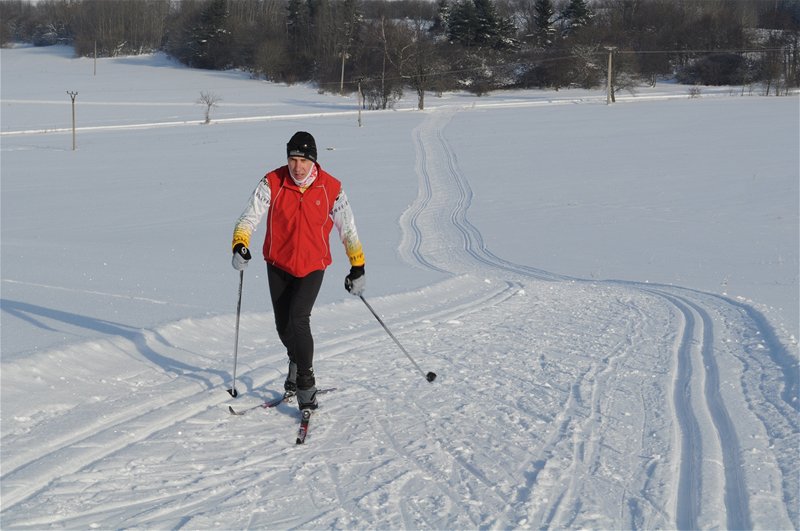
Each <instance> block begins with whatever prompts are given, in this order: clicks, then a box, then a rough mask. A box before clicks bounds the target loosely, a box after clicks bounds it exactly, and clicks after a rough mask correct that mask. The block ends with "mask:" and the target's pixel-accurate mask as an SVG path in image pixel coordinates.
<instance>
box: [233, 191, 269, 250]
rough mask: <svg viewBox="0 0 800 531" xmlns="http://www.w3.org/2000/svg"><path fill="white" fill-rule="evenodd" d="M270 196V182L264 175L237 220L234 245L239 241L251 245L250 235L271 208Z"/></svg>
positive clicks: (247, 245)
mask: <svg viewBox="0 0 800 531" xmlns="http://www.w3.org/2000/svg"><path fill="white" fill-rule="evenodd" d="M270 196H271V192H270V189H269V184H268V183H267V178H266V177H264V178H263V179H261V180H260V181H259V182H258V186H256V189H255V190H253V193H252V194H251V195H250V199H249V201H248V202H247V206H246V207H245V209H244V211H243V212H242V214H241V216H239V219H238V220H237V221H236V227H235V228H234V229H233V246H234V247H235V246H236V244H237V243H244V245H245V247H250V236H251V235H252V234H253V232H255V230H256V227H258V224H259V223H260V222H261V220H262V219H263V218H264V215H265V214H266V213H267V211H268V210H269V203H270V199H271V197H270Z"/></svg>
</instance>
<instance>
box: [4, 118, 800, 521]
mask: <svg viewBox="0 0 800 531" xmlns="http://www.w3.org/2000/svg"><path fill="white" fill-rule="evenodd" d="M457 112H458V111H457V110H455V109H449V110H448V109H443V110H438V111H433V112H430V111H428V112H426V115H425V120H424V121H423V122H422V123H421V125H420V126H419V127H418V128H417V129H416V130H414V132H413V134H412V136H413V139H412V140H413V141H414V143H415V147H416V150H417V165H416V173H417V177H418V180H419V195H418V197H417V199H416V200H415V201H414V203H413V204H412V205H411V206H410V207H409V209H408V210H407V211H406V212H405V213H404V215H403V216H402V218H401V227H402V229H403V239H402V242H401V245H400V254H401V256H402V257H403V258H404V259H406V260H408V261H409V262H410V263H413V264H416V265H418V266H419V267H420V268H425V269H430V270H433V271H437V272H446V273H449V274H450V277H449V279H448V280H445V281H443V282H440V283H438V284H435V285H432V286H429V287H426V288H424V289H421V290H419V291H413V292H408V293H401V294H397V295H392V296H387V297H381V298H379V299H375V300H371V303H372V304H373V306H374V307H375V308H376V310H377V311H378V312H379V313H380V314H381V315H382V318H383V319H384V320H385V321H386V323H387V324H388V325H389V326H390V327H391V328H392V330H393V331H394V333H395V335H397V337H398V339H399V340H400V341H401V342H402V343H403V344H404V345H405V346H406V348H407V349H408V350H409V351H410V352H412V353H413V354H414V356H415V358H416V360H417V361H418V362H419V363H420V365H421V366H422V367H423V369H425V370H434V371H435V372H437V373H438V375H439V378H438V379H437V380H436V382H435V383H433V384H429V383H428V382H426V381H424V379H422V378H421V377H420V375H419V374H418V373H417V372H416V371H414V369H413V367H412V366H411V365H410V364H409V362H408V360H407V359H406V358H405V357H404V356H402V354H401V353H399V352H398V350H397V348H396V346H395V345H394V344H393V343H392V342H391V340H390V339H389V338H388V337H387V336H386V334H385V332H384V331H383V330H382V329H381V328H380V327H379V326H378V325H377V323H375V321H374V319H373V318H372V316H371V315H370V314H369V313H368V312H366V311H365V309H364V308H363V305H362V304H361V302H360V301H358V300H356V299H352V300H347V301H346V302H341V303H335V304H329V305H325V306H322V307H320V308H318V309H316V310H315V313H314V327H315V331H316V337H317V352H318V354H317V362H316V364H317V367H318V373H319V374H320V375H321V378H320V380H321V381H320V382H319V383H320V385H321V386H323V387H337V391H336V392H334V393H331V394H329V395H325V399H324V400H323V401H322V408H321V409H320V411H319V413H318V415H317V417H316V418H315V420H314V424H313V426H312V430H311V432H310V434H309V441H308V444H307V445H306V446H304V447H295V446H294V435H295V428H296V424H297V419H298V413H297V411H296V407H295V406H293V405H291V404H284V405H282V406H279V407H278V408H276V409H274V410H272V411H270V412H265V413H263V414H260V413H261V412H256V413H254V414H251V415H247V416H244V417H232V416H230V415H229V414H228V413H227V404H228V403H230V402H232V400H231V399H229V397H228V395H227V394H226V393H225V391H224V389H225V387H226V385H228V384H229V383H230V382H229V378H230V374H229V373H228V372H227V371H228V366H227V361H228V360H230V355H231V346H232V344H233V316H225V317H214V318H207V319H187V320H183V321H179V322H175V323H172V324H169V325H166V326H163V327H160V328H158V329H154V330H135V329H130V328H129V327H126V326H125V325H124V324H120V323H114V322H111V321H108V322H104V323H103V326H104V328H106V329H108V330H113V331H116V333H115V334H113V335H110V338H109V339H104V340H98V341H92V342H85V343H81V344H76V345H73V346H71V347H69V348H66V349H61V350H54V351H49V352H42V353H39V354H35V355H33V356H31V357H30V358H24V359H21V360H16V361H12V362H9V363H4V367H3V369H4V371H6V374H5V375H4V378H6V381H9V382H25V384H24V385H20V386H15V387H13V388H11V389H4V391H3V393H4V397H3V398H4V400H5V401H6V402H10V403H13V404H20V406H19V409H15V410H14V411H7V410H6V409H5V408H4V410H3V433H2V440H0V445H1V446H2V449H3V470H2V475H1V476H0V480H2V481H1V483H2V501H1V502H0V503H1V505H0V509H1V512H0V516H1V517H2V522H3V527H4V528H6V527H7V528H13V529H40V528H45V527H66V528H128V527H139V528H142V527H145V528H174V529H178V528H187V529H198V528H200V529H205V528H223V529H245V528H287V529H288V528H404V529H425V528H433V529H477V528H557V529H558V528H631V529H641V528H645V529H652V528H681V529H683V528H715V527H716V528H730V529H745V528H781V529H786V528H792V527H797V524H798V515H797V513H796V507H795V506H796V501H797V494H796V493H797V491H798V487H799V486H798V483H797V477H798V464H797V463H796V462H795V460H794V459H793V455H794V454H793V449H795V448H797V446H798V420H797V419H798V417H797V414H798V404H797V403H796V401H795V400H794V398H795V397H796V396H797V386H798V379H797V372H796V371H797V367H796V364H795V362H794V360H793V358H792V357H791V356H790V355H789V353H788V352H787V351H786V350H785V348H784V347H783V346H782V345H781V343H780V341H778V340H777V338H776V337H775V335H774V333H773V332H772V331H771V329H770V327H769V324H768V323H767V321H766V319H764V318H763V317H762V316H761V315H760V314H758V312H756V311H755V310H754V309H752V308H751V307H749V306H747V305H745V304H741V303H738V302H737V301H732V300H729V299H726V298H723V297H719V296H715V295H712V294H707V293H701V292H697V291H693V290H689V289H684V288H680V287H675V286H661V285H651V284H641V283H636V282H626V281H617V282H611V281H608V282H600V281H591V282H590V281H584V280H580V279H570V278H566V277H564V276H562V275H558V274H554V273H550V272H547V271H542V270H539V269H536V268H533V267H531V266H529V265H526V264H514V263H511V262H509V261H506V260H504V259H502V258H500V257H498V256H496V255H495V254H493V253H492V252H491V250H490V249H489V248H488V246H487V245H486V243H485V242H484V239H483V237H482V235H481V232H480V229H479V227H476V226H474V225H473V224H472V223H470V221H469V219H468V209H469V207H470V205H471V203H472V201H473V195H472V191H471V189H470V186H469V182H468V179H467V178H466V176H465V174H464V172H463V171H462V169H461V168H460V167H459V164H458V156H457V155H458V154H457V153H456V152H455V150H454V149H452V147H451V146H450V145H449V143H448V142H447V134H446V133H447V127H448V126H449V125H450V124H451V122H452V121H453V120H454V118H455V117H456V116H457ZM521 244H524V239H523V238H521ZM240 333H241V338H242V339H241V342H240V350H239V374H238V376H239V381H238V388H239V390H240V392H241V393H242V394H243V396H242V397H241V398H239V399H237V400H236V401H235V403H236V404H237V405H241V406H244V407H246V406H247V405H251V404H255V403H257V402H258V401H260V400H263V399H265V398H272V397H274V396H277V395H276V393H277V392H278V390H279V389H280V388H281V385H282V382H283V378H284V368H285V354H284V352H283V350H282V348H278V346H277V345H276V341H275V337H274V332H273V324H272V315H271V314H268V313H264V314H245V315H243V317H242V322H241V331H240ZM220 360H225V367H224V368H220V364H221V361H220ZM43 368H47V370H44V369H43Z"/></svg>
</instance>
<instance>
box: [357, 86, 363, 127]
mask: <svg viewBox="0 0 800 531" xmlns="http://www.w3.org/2000/svg"><path fill="white" fill-rule="evenodd" d="M363 101H364V93H363V92H361V78H358V126H359V127H361V107H363V103H362V102H363Z"/></svg>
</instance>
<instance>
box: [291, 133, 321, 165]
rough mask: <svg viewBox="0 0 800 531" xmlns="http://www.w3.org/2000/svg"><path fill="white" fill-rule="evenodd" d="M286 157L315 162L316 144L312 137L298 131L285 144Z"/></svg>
mask: <svg viewBox="0 0 800 531" xmlns="http://www.w3.org/2000/svg"><path fill="white" fill-rule="evenodd" d="M286 156H287V157H303V158H306V159H308V160H311V161H314V162H316V161H317V143H316V142H314V137H313V136H311V134H310V133H306V132H305V131H298V132H296V133H295V134H294V135H292V138H291V139H290V140H289V143H288V144H286Z"/></svg>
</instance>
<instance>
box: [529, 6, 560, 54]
mask: <svg viewBox="0 0 800 531" xmlns="http://www.w3.org/2000/svg"><path fill="white" fill-rule="evenodd" d="M533 9H534V23H535V30H534V38H535V39H536V44H537V45H539V46H541V47H542V48H548V47H550V46H552V45H553V39H554V38H555V34H556V29H555V26H554V25H553V16H554V15H555V9H554V8H553V2H552V0H536V3H535V4H534V6H533Z"/></svg>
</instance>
